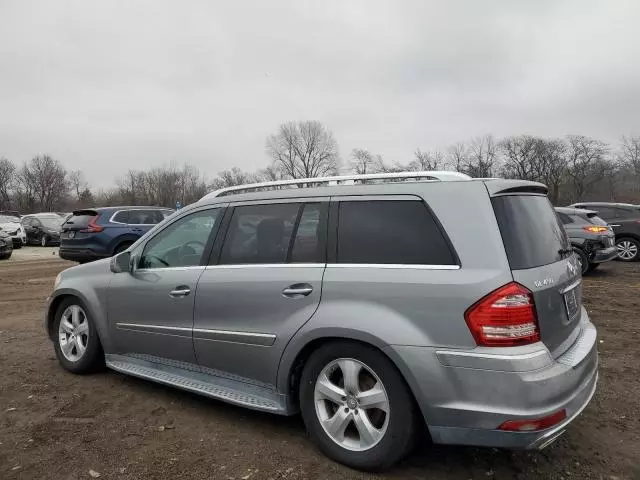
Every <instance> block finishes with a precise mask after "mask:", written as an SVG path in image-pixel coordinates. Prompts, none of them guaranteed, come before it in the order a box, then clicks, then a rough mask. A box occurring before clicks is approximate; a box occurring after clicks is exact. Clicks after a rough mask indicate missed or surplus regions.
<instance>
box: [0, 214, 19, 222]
mask: <svg viewBox="0 0 640 480" xmlns="http://www.w3.org/2000/svg"><path fill="white" fill-rule="evenodd" d="M0 223H20V219H19V218H18V217H12V216H11V215H0Z"/></svg>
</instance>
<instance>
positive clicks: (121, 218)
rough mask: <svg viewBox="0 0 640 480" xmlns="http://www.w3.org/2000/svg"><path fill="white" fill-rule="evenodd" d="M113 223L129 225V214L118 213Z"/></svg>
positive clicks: (113, 218) (124, 212)
mask: <svg viewBox="0 0 640 480" xmlns="http://www.w3.org/2000/svg"><path fill="white" fill-rule="evenodd" d="M111 221H112V222H118V223H129V212H127V211H120V212H117V213H116V214H115V215H114V216H113V217H112V218H111Z"/></svg>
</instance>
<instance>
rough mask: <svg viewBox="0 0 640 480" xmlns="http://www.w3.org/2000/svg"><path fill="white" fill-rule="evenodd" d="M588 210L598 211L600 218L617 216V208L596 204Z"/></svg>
mask: <svg viewBox="0 0 640 480" xmlns="http://www.w3.org/2000/svg"><path fill="white" fill-rule="evenodd" d="M590 210H595V211H596V212H598V216H600V217H602V218H616V217H617V216H618V212H617V210H616V209H615V208H611V207H600V206H597V205H596V206H594V207H593V208H591V209H590Z"/></svg>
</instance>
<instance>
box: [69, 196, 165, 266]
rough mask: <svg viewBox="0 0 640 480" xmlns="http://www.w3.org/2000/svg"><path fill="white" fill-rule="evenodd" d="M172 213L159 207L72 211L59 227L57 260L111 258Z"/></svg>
mask: <svg viewBox="0 0 640 480" xmlns="http://www.w3.org/2000/svg"><path fill="white" fill-rule="evenodd" d="M172 213H173V210H171V209H168V208H160V207H107V208H90V209H86V210H76V211H75V212H73V214H72V215H71V216H70V217H69V218H68V219H67V220H66V222H64V224H63V225H62V234H61V240H60V242H61V243H60V257H61V258H64V259H66V260H74V261H77V262H80V263H85V262H90V261H93V260H98V259H100V258H106V257H111V256H112V255H114V254H116V253H120V252H123V251H124V250H126V249H127V248H129V247H130V246H131V245H132V244H133V243H134V242H135V241H136V240H138V238H140V237H141V236H142V235H144V234H145V233H147V232H148V231H149V230H150V229H151V228H152V227H153V226H154V225H156V224H157V223H160V222H161V221H162V220H164V219H165V218H166V217H168V216H169V215H171V214H172Z"/></svg>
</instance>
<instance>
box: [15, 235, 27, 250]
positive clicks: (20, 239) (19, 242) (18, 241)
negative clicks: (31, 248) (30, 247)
mask: <svg viewBox="0 0 640 480" xmlns="http://www.w3.org/2000/svg"><path fill="white" fill-rule="evenodd" d="M11 241H13V246H14V248H16V247H17V248H20V247H22V246H23V245H26V244H27V237H26V236H21V235H12V236H11Z"/></svg>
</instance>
